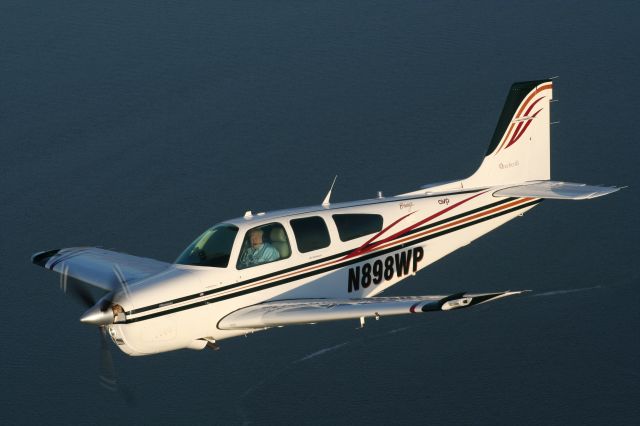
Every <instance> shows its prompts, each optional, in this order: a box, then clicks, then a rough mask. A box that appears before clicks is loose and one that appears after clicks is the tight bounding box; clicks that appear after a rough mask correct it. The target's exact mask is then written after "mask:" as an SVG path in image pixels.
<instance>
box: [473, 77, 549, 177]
mask: <svg viewBox="0 0 640 426" xmlns="http://www.w3.org/2000/svg"><path fill="white" fill-rule="evenodd" d="M552 96H553V90H552V82H551V80H536V81H524V82H520V83H514V84H513V85H512V86H511V89H510V90H509V94H508V95H507V100H506V101H505V104H504V108H503V109H502V114H500V119H499V120H498V125H497V126H496V130H495V132H494V134H493V138H492V139H491V144H490V145H489V149H488V150H487V154H486V156H485V158H484V161H483V162H482V164H481V165H480V168H479V169H478V170H477V171H476V172H475V173H474V174H473V175H472V176H471V177H469V178H467V179H465V180H464V181H463V182H462V186H463V187H465V188H472V187H480V186H497V185H506V184H512V183H520V182H527V181H532V180H548V179H550V178H551V173H550V170H551V166H550V129H549V128H550V119H549V117H550V114H549V109H550V104H549V102H550V101H551V99H552Z"/></svg>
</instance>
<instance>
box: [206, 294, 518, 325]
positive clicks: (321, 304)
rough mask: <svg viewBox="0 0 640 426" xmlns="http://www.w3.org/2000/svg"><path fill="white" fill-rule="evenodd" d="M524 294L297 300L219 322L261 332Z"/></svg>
mask: <svg viewBox="0 0 640 426" xmlns="http://www.w3.org/2000/svg"><path fill="white" fill-rule="evenodd" d="M520 293H522V291H503V292H498V293H484V294H465V293H456V294H452V295H449V296H414V297H372V298H368V299H297V300H282V301H274V302H265V303H261V304H258V305H253V306H248V307H246V308H241V309H239V310H237V311H235V312H233V313H231V314H229V315H227V316H226V317H224V318H223V319H222V320H220V322H218V328H220V329H222V330H244V329H261V328H267V327H279V326H284V325H292V324H309V323H316V322H324V321H337V320H345V319H357V318H361V317H384V316H392V315H403V314H416V313H421V312H433V311H448V310H453V309H459V308H466V307H470V306H474V305H478V304H480V303H486V302H489V301H492V300H496V299H499V298H502V297H506V296H512V295H515V294H520Z"/></svg>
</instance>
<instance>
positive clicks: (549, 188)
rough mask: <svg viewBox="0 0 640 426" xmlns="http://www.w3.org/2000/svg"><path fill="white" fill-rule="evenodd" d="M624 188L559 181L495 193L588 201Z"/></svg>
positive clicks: (530, 184) (544, 182)
mask: <svg viewBox="0 0 640 426" xmlns="http://www.w3.org/2000/svg"><path fill="white" fill-rule="evenodd" d="M620 189H622V188H619V187H616V186H595V185H587V184H584V183H571V182H559V181H551V180H550V181H537V182H532V183H527V184H523V185H517V186H512V187H509V188H504V189H500V190H498V191H496V192H494V193H493V195H494V196H496V197H534V198H547V199H555V200H587V199H591V198H596V197H602V196H603V195H608V194H611V193H613V192H616V191H619V190H620Z"/></svg>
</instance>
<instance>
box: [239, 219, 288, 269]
mask: <svg viewBox="0 0 640 426" xmlns="http://www.w3.org/2000/svg"><path fill="white" fill-rule="evenodd" d="M289 256H291V246H290V245H289V238H288V237H287V233H286V232H285V230H284V228H283V227H282V225H281V224H279V223H270V224H268V225H262V226H257V227H255V228H252V229H250V230H249V231H248V232H247V234H246V235H245V237H244V241H243V242H242V250H241V251H240V256H239V257H238V264H237V268H238V269H245V268H251V267H253V266H258V265H263V264H265V263H271V262H275V261H276V260H281V259H286V258H288V257H289Z"/></svg>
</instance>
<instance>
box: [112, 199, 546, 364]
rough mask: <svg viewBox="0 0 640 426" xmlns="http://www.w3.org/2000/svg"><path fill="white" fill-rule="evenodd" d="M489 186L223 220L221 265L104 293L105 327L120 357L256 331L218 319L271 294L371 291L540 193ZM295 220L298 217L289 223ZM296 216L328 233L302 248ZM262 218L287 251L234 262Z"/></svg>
mask: <svg viewBox="0 0 640 426" xmlns="http://www.w3.org/2000/svg"><path fill="white" fill-rule="evenodd" d="M498 189H499V187H492V188H480V189H470V190H458V191H452V192H449V193H433V194H432V193H429V192H427V191H425V190H421V191H416V192H412V193H408V194H403V195H401V196H396V197H386V198H377V199H371V200H363V201H359V202H352V203H341V204H331V205H329V206H325V207H321V206H315V207H309V208H300V209H293V210H284V211H276V212H272V213H266V214H256V215H253V214H250V215H245V217H241V218H237V219H233V220H230V221H226V222H224V224H228V225H229V226H231V227H237V237H236V238H235V241H234V242H233V245H232V246H231V250H230V255H229V257H228V264H227V266H226V267H212V266H197V265H185V264H173V265H172V266H171V267H169V268H168V269H167V270H166V271H164V272H161V273H159V274H156V275H152V276H150V277H148V278H146V279H143V280H141V281H139V282H136V283H132V284H131V285H130V286H129V291H128V295H127V296H126V297H124V296H123V295H122V294H118V295H117V296H116V298H115V299H114V302H117V303H119V304H120V305H121V306H122V307H123V309H124V311H125V313H124V315H121V316H119V317H118V319H117V320H116V322H115V323H114V324H111V325H109V326H108V330H109V333H110V335H111V336H112V338H113V340H114V342H115V343H116V344H117V345H118V347H120V349H121V350H123V351H124V352H126V353H128V354H130V355H147V354H153V353H158V352H164V351H169V350H174V349H180V348H192V349H201V348H203V347H204V346H205V345H206V344H207V341H220V340H223V339H227V338H230V337H234V336H238V335H244V334H247V333H252V332H254V331H256V330H255V329H247V330H236V329H233V330H228V329H224V328H222V327H220V326H219V322H220V321H221V320H222V319H223V318H224V317H225V316H227V315H229V314H230V313H232V312H234V311H235V310H237V309H239V308H241V307H245V306H250V305H255V304H258V303H262V302H266V301H273V300H287V299H306V298H313V299H317V298H331V299H351V298H368V297H372V296H375V295H377V294H380V293H381V292H383V291H385V290H386V289H388V288H389V287H391V286H393V285H395V284H397V283H398V282H400V281H401V280H403V279H405V278H408V277H409V276H412V275H414V274H415V273H416V272H418V271H420V270H421V269H423V268H425V267H426V266H428V265H430V264H431V263H433V262H435V261H437V260H438V259H440V258H442V257H443V256H445V255H447V254H449V253H451V252H453V251H454V250H456V249H458V248H460V247H462V246H464V245H466V244H468V243H470V242H471V241H473V240H475V239H476V238H478V237H480V236H482V235H484V234H486V233H487V232H489V231H491V230H493V229H495V228H496V227H498V226H500V225H502V224H504V223H506V222H507V221H509V220H511V219H513V218H515V217H517V216H518V215H522V213H524V212H525V211H527V210H529V209H531V208H532V207H533V206H535V205H536V204H537V203H539V202H540V201H542V200H541V199H537V198H530V197H526V198H525V197H496V196H494V195H493V193H494V192H495V191H496V190H498ZM373 216H379V219H378V218H375V217H373ZM336 217H337V218H336ZM300 219H305V220H306V221H305V220H303V221H302V222H300V221H298V222H296V221H297V220H300ZM341 220H342V221H344V220H352V221H354V220H355V221H357V220H362V221H363V223H364V222H366V223H364V226H365V228H366V226H369V227H370V228H371V226H373V225H376V224H375V223H374V222H375V221H376V220H378V222H377V223H378V225H376V226H377V227H376V228H375V229H376V230H375V232H369V233H366V234H364V235H362V236H357V233H356V234H355V236H354V235H344V232H343V233H342V234H341V229H340V228H339V225H340V221H341ZM299 223H304V224H309V223H311V224H314V226H316V225H318V224H320V225H319V226H320V228H322V226H321V223H324V224H325V225H326V232H327V233H328V239H326V237H323V238H324V241H325V243H323V244H321V245H324V246H323V247H319V248H314V247H303V246H302V245H303V244H305V242H304V241H305V239H306V236H305V235H304V232H316V231H314V230H313V229H311V231H309V226H307V228H302V229H300V228H299V227H298V228H296V226H297V224H299ZM372 223H373V225H372ZM351 225H352V227H353V223H351ZM356 225H357V224H356ZM264 226H268V227H271V229H273V228H274V227H277V228H278V229H280V227H281V228H282V229H283V230H284V232H285V233H286V240H287V243H288V245H289V249H288V250H289V251H290V253H289V255H288V257H286V258H281V259H279V260H277V261H272V262H270V263H265V264H259V265H255V266H252V267H242V265H240V264H239V262H240V257H241V251H242V250H243V244H245V245H246V241H247V239H246V238H245V235H247V238H248V233H249V232H250V231H251V230H252V229H255V228H260V227H264ZM294 228H295V229H294ZM342 231H343V230H342ZM366 231H371V229H365V230H363V232H366ZM323 238H320V240H323ZM346 238H348V240H347V241H344V240H345V239H346ZM316 239H317V238H316ZM274 244H275V242H274ZM309 248H311V250H308V249H309ZM283 257H284V256H283Z"/></svg>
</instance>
